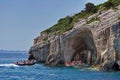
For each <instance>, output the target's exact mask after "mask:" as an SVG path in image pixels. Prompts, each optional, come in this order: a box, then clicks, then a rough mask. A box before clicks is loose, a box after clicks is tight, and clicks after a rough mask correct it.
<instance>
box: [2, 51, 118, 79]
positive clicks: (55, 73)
mask: <svg viewBox="0 0 120 80" xmlns="http://www.w3.org/2000/svg"><path fill="white" fill-rule="evenodd" d="M21 59H22V60H25V59H27V54H26V53H0V80H120V72H100V71H93V70H90V69H77V68H68V67H47V66H44V65H43V64H36V65H33V66H17V65H14V64H13V62H14V61H19V60H21Z"/></svg>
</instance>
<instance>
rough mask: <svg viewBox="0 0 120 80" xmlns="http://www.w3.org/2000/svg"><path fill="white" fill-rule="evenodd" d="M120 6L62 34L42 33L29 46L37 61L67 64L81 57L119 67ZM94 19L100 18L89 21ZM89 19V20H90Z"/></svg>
mask: <svg viewBox="0 0 120 80" xmlns="http://www.w3.org/2000/svg"><path fill="white" fill-rule="evenodd" d="M119 17H120V6H118V7H117V8H116V9H109V10H107V11H103V12H98V13H96V14H94V15H92V16H90V17H88V18H87V19H82V20H80V21H79V22H77V23H76V24H75V25H74V28H73V29H72V30H69V31H67V32H65V33H63V34H62V35H57V36H55V35H53V34H47V33H44V32H43V33H41V34H40V36H38V37H37V38H36V39H34V45H33V46H32V47H31V48H30V52H29V53H30V54H33V55H34V57H35V58H36V60H37V61H38V62H45V64H47V65H58V64H66V63H68V62H71V61H73V60H76V59H79V60H81V61H82V62H83V63H84V64H87V65H90V66H99V68H100V69H101V70H119V65H120V20H119ZM93 18H98V19H99V20H96V21H92V22H89V21H90V20H92V19H93ZM88 22H89V23H88Z"/></svg>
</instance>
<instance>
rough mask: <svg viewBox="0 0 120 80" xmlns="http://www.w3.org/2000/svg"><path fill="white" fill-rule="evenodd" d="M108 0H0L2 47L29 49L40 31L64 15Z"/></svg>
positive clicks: (2, 48)
mask: <svg viewBox="0 0 120 80" xmlns="http://www.w3.org/2000/svg"><path fill="white" fill-rule="evenodd" d="M105 1H106V0H0V50H29V49H30V47H31V46H32V45H33V40H34V38H36V37H37V36H39V35H40V32H41V31H43V30H45V29H47V28H49V27H51V26H52V25H54V24H56V23H57V21H58V20H59V19H60V18H63V17H65V16H68V15H73V14H75V13H78V12H80V11H81V10H82V9H84V7H85V4H86V3H87V2H92V3H94V4H100V3H103V2H105Z"/></svg>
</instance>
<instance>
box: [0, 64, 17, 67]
mask: <svg viewBox="0 0 120 80" xmlns="http://www.w3.org/2000/svg"><path fill="white" fill-rule="evenodd" d="M0 67H18V65H15V64H0Z"/></svg>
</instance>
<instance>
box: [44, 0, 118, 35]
mask: <svg viewBox="0 0 120 80" xmlns="http://www.w3.org/2000/svg"><path fill="white" fill-rule="evenodd" d="M118 5H120V0H108V1H107V2H105V3H103V4H99V5H94V4H93V3H87V4H86V5H85V8H84V10H81V12H79V13H77V14H75V15H73V16H66V17H65V18H61V19H59V20H58V22H57V24H55V25H53V26H52V27H50V28H49V29H47V30H44V31H43V32H45V33H47V34H50V33H55V32H57V35H59V34H62V33H64V32H66V31H68V30H71V29H72V28H73V25H74V24H75V23H77V22H78V21H79V20H80V19H84V18H87V17H89V16H90V15H92V14H95V13H97V12H98V11H99V12H101V11H104V10H108V9H110V8H113V9H115V7H116V6H118Z"/></svg>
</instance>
